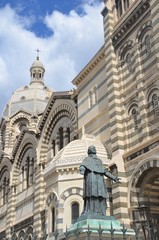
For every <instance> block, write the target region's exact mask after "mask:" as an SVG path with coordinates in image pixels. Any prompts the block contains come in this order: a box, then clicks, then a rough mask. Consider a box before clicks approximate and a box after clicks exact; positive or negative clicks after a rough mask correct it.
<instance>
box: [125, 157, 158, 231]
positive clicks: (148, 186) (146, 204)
mask: <svg viewBox="0 0 159 240" xmlns="http://www.w3.org/2000/svg"><path fill="white" fill-rule="evenodd" d="M128 208H129V209H130V218H131V220H139V222H140V220H142V218H143V211H142V213H141V210H140V209H141V208H142V209H143V208H144V209H145V212H147V214H146V215H145V219H146V220H147V221H149V220H150V219H151V225H152V229H153V231H154V233H155V232H156V231H157V226H158V224H159V210H158V209H159V158H158V157H156V156H154V158H149V159H147V160H145V161H142V162H141V163H140V164H139V165H138V166H137V167H136V168H135V171H134V173H133V175H132V177H131V180H130V182H129V184H128Z"/></svg>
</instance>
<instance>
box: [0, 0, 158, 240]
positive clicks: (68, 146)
mask: <svg viewBox="0 0 159 240" xmlns="http://www.w3.org/2000/svg"><path fill="white" fill-rule="evenodd" d="M101 14H102V16H103V29H104V32H103V34H104V45H103V46H101V48H100V49H99V51H98V52H97V53H96V55H95V56H94V57H93V58H92V59H91V60H90V62H89V63H88V64H87V65H86V66H85V67H84V68H83V70H82V71H81V72H80V73H79V74H78V75H77V76H76V77H75V78H74V79H73V80H72V83H73V85H74V89H73V90H70V91H61V92H56V91H55V90H53V89H51V88H49V87H47V86H46V85H45V67H44V65H43V64H42V62H41V59H39V56H37V58H36V60H35V61H34V62H33V64H32V65H31V67H30V81H28V85H27V86H23V87H20V88H19V89H17V90H16V91H15V92H14V93H13V95H12V96H11V98H10V100H9V101H8V103H7V104H6V106H5V109H4V111H3V114H2V116H1V119H0V240H5V239H8V240H13V239H14V240H15V239H17V240H24V239H27V240H32V239H35V238H34V236H35V235H36V236H38V239H42V238H43V236H44V234H47V235H48V239H52V233H53V232H55V231H57V232H61V233H62V232H65V231H66V229H67V228H69V226H70V225H71V224H72V223H74V222H75V220H76V219H77V218H78V217H79V216H80V214H81V212H82V210H83V177H82V175H80V172H79V165H80V163H81V162H82V161H83V159H84V158H85V157H86V156H87V149H88V146H90V145H94V146H95V147H96V149H97V155H98V157H99V158H100V159H101V160H102V161H103V163H104V165H105V166H106V168H108V169H109V171H110V172H111V173H112V174H113V175H116V176H119V177H120V179H121V183H113V182H112V181H110V180H109V179H105V180H106V184H107V188H108V193H109V198H108V199H107V205H108V208H107V211H106V215H111V216H114V217H115V218H116V219H117V220H119V221H120V222H121V223H123V222H124V223H125V224H126V225H127V226H130V227H134V228H135V227H136V228H138V229H139V231H140V232H142V229H143V222H144V224H147V225H151V227H152V232H153V236H157V235H156V232H158V230H157V229H158V227H159V154H158V152H159V1H158V0H104V1H103V10H102V12H101ZM143 212H145V213H146V214H145V215H144V214H141V213H143ZM144 216H146V218H144V219H143V217H144ZM154 239H158V238H154Z"/></svg>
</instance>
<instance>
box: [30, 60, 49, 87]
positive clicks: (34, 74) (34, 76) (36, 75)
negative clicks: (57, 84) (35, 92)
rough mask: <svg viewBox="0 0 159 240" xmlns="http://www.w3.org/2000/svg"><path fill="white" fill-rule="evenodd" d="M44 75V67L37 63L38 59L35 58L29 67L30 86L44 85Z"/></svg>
mask: <svg viewBox="0 0 159 240" xmlns="http://www.w3.org/2000/svg"><path fill="white" fill-rule="evenodd" d="M44 73H45V68H44V65H43V64H42V63H41V62H40V61H39V57H38V56H37V58H36V60H35V61H34V62H33V64H32V65H31V67H30V77H31V82H30V84H37V83H38V84H42V85H44Z"/></svg>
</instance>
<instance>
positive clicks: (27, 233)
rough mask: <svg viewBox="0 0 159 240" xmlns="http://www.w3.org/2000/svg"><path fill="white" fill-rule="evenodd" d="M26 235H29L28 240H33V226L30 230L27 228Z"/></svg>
mask: <svg viewBox="0 0 159 240" xmlns="http://www.w3.org/2000/svg"><path fill="white" fill-rule="evenodd" d="M26 235H27V237H28V238H27V239H29V237H31V239H32V236H33V226H31V225H30V226H29V227H28V228H27V230H26Z"/></svg>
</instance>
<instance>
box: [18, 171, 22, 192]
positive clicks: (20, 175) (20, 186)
mask: <svg viewBox="0 0 159 240" xmlns="http://www.w3.org/2000/svg"><path fill="white" fill-rule="evenodd" d="M22 190H23V171H22V169H20V171H19V186H18V189H17V191H18V192H22Z"/></svg>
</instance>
